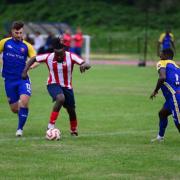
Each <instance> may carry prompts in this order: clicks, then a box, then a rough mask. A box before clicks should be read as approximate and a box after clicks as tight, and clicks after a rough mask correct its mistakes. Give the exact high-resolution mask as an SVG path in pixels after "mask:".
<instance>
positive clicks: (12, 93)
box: [4, 80, 19, 113]
mask: <svg viewBox="0 0 180 180" xmlns="http://www.w3.org/2000/svg"><path fill="white" fill-rule="evenodd" d="M4 85H5V92H6V96H7V99H8V103H9V106H10V109H11V111H12V112H13V113H18V110H19V106H18V100H19V94H18V83H17V82H15V81H8V80H5V82H4Z"/></svg>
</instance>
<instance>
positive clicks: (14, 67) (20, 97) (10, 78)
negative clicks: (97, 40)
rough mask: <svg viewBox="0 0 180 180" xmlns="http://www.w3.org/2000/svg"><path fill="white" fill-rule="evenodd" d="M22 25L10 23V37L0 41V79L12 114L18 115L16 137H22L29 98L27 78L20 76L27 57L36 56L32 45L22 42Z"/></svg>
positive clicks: (29, 87)
mask: <svg viewBox="0 0 180 180" xmlns="http://www.w3.org/2000/svg"><path fill="white" fill-rule="evenodd" d="M23 30H24V23H23V22H21V21H15V22H13V23H12V27H11V34H12V37H9V38H5V39H2V40H1V41H0V53H3V58H2V59H3V69H2V77H3V78H4V84H5V91H6V95H7V98H8V101H9V105H10V109H11V111H12V112H13V113H18V119H19V122H18V128H17V131H16V136H22V135H23V127H24V125H25V123H26V120H27V117H28V103H29V99H30V96H31V84H30V81H29V78H27V79H26V80H22V77H21V74H22V71H23V69H24V67H25V65H26V61H27V57H30V58H31V57H34V56H35V55H36V53H35V50H34V49H33V47H32V45H31V44H29V43H28V42H26V41H24V40H23Z"/></svg>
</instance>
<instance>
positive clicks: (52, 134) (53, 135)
mask: <svg viewBox="0 0 180 180" xmlns="http://www.w3.org/2000/svg"><path fill="white" fill-rule="evenodd" d="M60 138H61V131H60V130H59V129H58V128H50V129H48V130H47V131H46V139H47V140H60Z"/></svg>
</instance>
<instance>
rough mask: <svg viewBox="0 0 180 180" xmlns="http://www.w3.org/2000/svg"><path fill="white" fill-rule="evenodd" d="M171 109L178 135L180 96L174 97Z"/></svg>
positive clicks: (179, 126) (179, 129) (179, 127)
mask: <svg viewBox="0 0 180 180" xmlns="http://www.w3.org/2000/svg"><path fill="white" fill-rule="evenodd" d="M171 108H172V115H173V119H174V124H175V126H176V127H177V129H178V131H179V133H180V94H176V96H174V98H173V100H172V103H171Z"/></svg>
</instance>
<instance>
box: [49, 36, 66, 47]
mask: <svg viewBox="0 0 180 180" xmlns="http://www.w3.org/2000/svg"><path fill="white" fill-rule="evenodd" d="M52 47H53V49H63V48H64V45H63V44H61V43H60V39H59V38H54V39H53V40H52Z"/></svg>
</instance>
